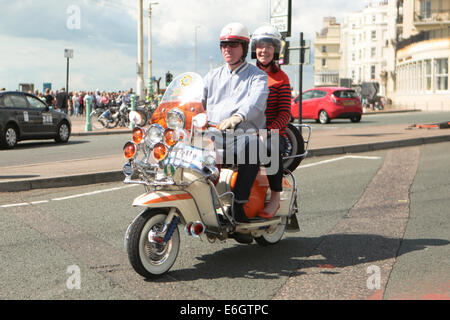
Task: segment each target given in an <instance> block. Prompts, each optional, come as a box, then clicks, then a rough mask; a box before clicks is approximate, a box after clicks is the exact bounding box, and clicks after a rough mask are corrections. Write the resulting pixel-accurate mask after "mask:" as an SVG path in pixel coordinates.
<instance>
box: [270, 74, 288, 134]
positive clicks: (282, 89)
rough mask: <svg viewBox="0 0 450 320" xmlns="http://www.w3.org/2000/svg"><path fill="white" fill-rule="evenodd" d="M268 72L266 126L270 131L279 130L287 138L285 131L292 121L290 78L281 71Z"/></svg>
mask: <svg viewBox="0 0 450 320" xmlns="http://www.w3.org/2000/svg"><path fill="white" fill-rule="evenodd" d="M277 69H278V71H276V72H267V75H268V77H269V90H270V93H269V98H268V99H267V108H266V112H265V113H266V125H267V128H268V129H278V130H279V131H280V134H281V135H282V136H286V133H285V129H286V126H287V125H288V123H289V120H290V119H291V85H290V82H289V77H288V76H287V74H286V73H284V72H283V71H282V70H281V69H279V68H277Z"/></svg>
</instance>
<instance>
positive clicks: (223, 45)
mask: <svg viewBox="0 0 450 320" xmlns="http://www.w3.org/2000/svg"><path fill="white" fill-rule="evenodd" d="M240 44H241V43H240V42H230V41H227V42H221V43H220V47H221V48H227V47H230V48H237V47H239V45H240Z"/></svg>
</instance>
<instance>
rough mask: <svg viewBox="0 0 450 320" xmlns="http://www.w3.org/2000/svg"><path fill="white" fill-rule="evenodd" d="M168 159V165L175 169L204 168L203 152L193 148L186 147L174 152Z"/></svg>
mask: <svg viewBox="0 0 450 320" xmlns="http://www.w3.org/2000/svg"><path fill="white" fill-rule="evenodd" d="M167 159H168V163H170V164H173V165H174V166H175V167H179V166H180V167H183V168H193V169H198V170H201V169H202V168H203V166H204V157H203V150H202V149H198V148H195V147H192V146H184V147H183V148H182V149H178V150H176V151H172V152H171V154H170V155H169V157H168V158H167Z"/></svg>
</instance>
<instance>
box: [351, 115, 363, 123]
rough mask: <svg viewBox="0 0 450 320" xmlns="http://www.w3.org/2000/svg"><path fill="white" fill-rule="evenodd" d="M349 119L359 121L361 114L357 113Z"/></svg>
mask: <svg viewBox="0 0 450 320" xmlns="http://www.w3.org/2000/svg"><path fill="white" fill-rule="evenodd" d="M350 121H351V122H359V121H361V115H357V116H354V117H351V118H350Z"/></svg>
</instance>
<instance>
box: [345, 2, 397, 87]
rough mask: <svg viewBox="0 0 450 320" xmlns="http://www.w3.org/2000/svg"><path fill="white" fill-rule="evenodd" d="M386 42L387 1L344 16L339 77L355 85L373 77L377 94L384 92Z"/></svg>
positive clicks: (370, 80)
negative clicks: (378, 88) (378, 90)
mask: <svg viewBox="0 0 450 320" xmlns="http://www.w3.org/2000/svg"><path fill="white" fill-rule="evenodd" d="M388 43H389V42H388V4H387V2H381V3H379V4H378V5H376V6H374V5H368V6H367V7H366V8H365V9H363V10H362V11H359V12H355V13H351V14H349V15H348V16H346V17H345V18H344V19H343V22H342V26H341V48H340V53H341V63H340V69H339V77H340V78H347V79H352V83H353V84H356V85H357V84H361V83H362V82H374V81H376V82H378V83H379V84H380V92H379V95H385V94H386V73H387V61H386V59H385V57H386V56H387V50H388Z"/></svg>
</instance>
